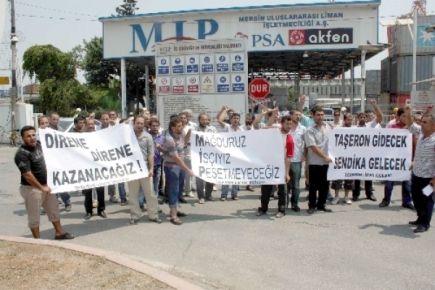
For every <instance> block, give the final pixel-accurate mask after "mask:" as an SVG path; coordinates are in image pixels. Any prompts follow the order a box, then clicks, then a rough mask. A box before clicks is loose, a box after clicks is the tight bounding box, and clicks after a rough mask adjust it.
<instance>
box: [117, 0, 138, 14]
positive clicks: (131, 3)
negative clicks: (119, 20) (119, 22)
mask: <svg viewBox="0 0 435 290" xmlns="http://www.w3.org/2000/svg"><path fill="white" fill-rule="evenodd" d="M123 2H124V4H121V5H119V6H118V7H116V9H115V10H116V13H117V14H118V16H128V15H134V14H135V13H136V10H138V9H139V8H137V7H136V4H137V0H123Z"/></svg>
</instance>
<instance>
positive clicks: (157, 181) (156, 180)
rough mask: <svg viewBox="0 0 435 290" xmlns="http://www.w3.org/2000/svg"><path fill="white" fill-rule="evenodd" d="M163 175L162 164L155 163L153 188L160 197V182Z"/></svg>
mask: <svg viewBox="0 0 435 290" xmlns="http://www.w3.org/2000/svg"><path fill="white" fill-rule="evenodd" d="M161 177H162V165H161V164H159V165H154V169H153V190H154V193H155V194H156V196H157V197H159V184H160V178H161Z"/></svg>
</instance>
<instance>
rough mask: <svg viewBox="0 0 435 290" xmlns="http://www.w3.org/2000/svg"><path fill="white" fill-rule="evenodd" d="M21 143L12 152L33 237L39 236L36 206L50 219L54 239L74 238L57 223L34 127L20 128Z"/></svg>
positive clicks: (52, 197)
mask: <svg viewBox="0 0 435 290" xmlns="http://www.w3.org/2000/svg"><path fill="white" fill-rule="evenodd" d="M21 138H22V140H23V143H24V144H23V145H21V146H20V148H18V150H17V153H16V154H15V164H16V165H17V167H18V169H19V170H20V172H21V186H20V193H21V196H22V197H23V199H24V204H25V206H26V211H27V215H28V217H27V218H28V224H29V228H30V230H31V232H32V236H33V238H35V239H39V238H40V233H39V223H40V215H39V209H40V207H41V206H42V207H43V208H44V209H45V211H46V212H47V217H48V219H49V220H50V221H51V222H52V224H53V227H54V230H55V232H56V233H55V237H54V238H55V239H56V240H65V239H74V236H73V235H71V234H70V233H67V232H65V231H64V230H63V228H62V226H61V224H60V215H59V204H58V202H57V198H56V196H55V195H54V194H51V189H50V187H48V186H47V169H46V165H45V159H44V155H43V153H42V148H41V143H39V141H37V140H36V130H35V128H34V127H32V126H24V127H23V128H22V129H21Z"/></svg>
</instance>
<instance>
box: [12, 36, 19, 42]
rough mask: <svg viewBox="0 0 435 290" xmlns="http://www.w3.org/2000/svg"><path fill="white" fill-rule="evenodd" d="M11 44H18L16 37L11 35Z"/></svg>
mask: <svg viewBox="0 0 435 290" xmlns="http://www.w3.org/2000/svg"><path fill="white" fill-rule="evenodd" d="M11 42H12V43H17V42H18V36H16V35H12V36H11Z"/></svg>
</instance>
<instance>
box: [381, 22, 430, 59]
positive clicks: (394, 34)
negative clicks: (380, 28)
mask: <svg viewBox="0 0 435 290" xmlns="http://www.w3.org/2000/svg"><path fill="white" fill-rule="evenodd" d="M434 24H435V15H427V16H419V17H418V27H420V28H419V32H418V37H419V38H418V45H417V54H434V53H435V41H434V40H435V35H433V37H432V39H433V40H432V41H428V40H427V41H424V40H423V39H422V37H423V35H422V32H423V31H422V30H424V28H425V27H426V26H429V25H434ZM409 28H410V29H411V31H413V27H412V25H410V26H409ZM409 28H408V25H397V26H394V27H392V28H391V38H392V39H390V40H389V41H390V43H391V44H392V47H391V48H390V49H389V50H388V51H389V55H390V56H391V57H395V56H400V55H409V54H412V45H413V41H412V38H411V34H410V31H409ZM432 33H433V34H435V32H432Z"/></svg>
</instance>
